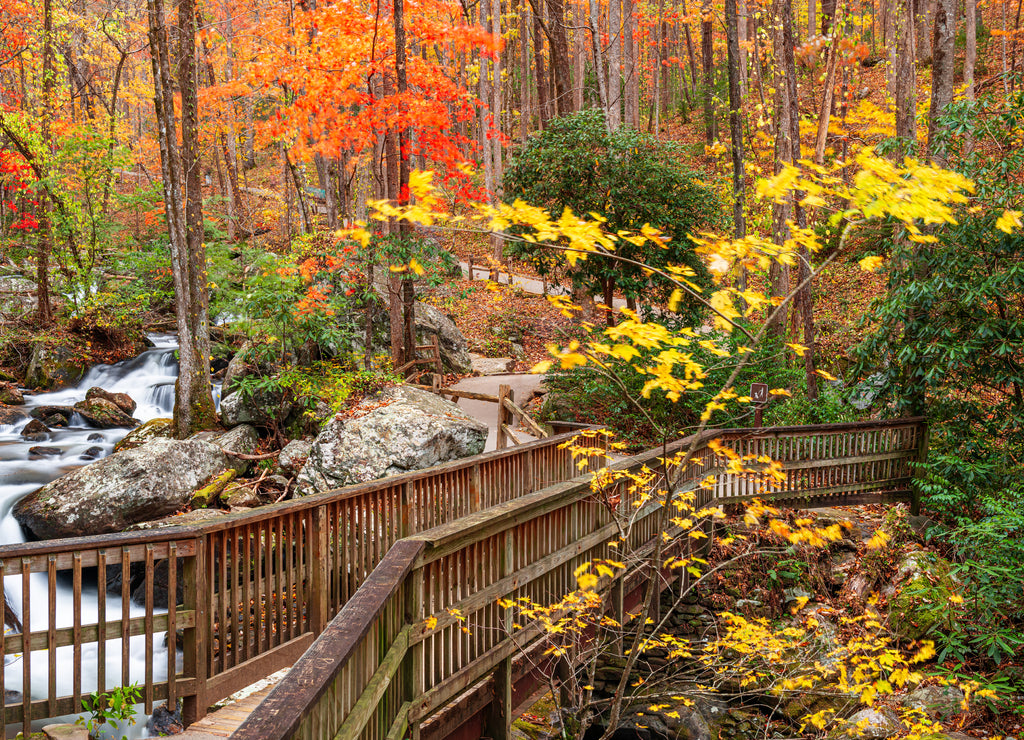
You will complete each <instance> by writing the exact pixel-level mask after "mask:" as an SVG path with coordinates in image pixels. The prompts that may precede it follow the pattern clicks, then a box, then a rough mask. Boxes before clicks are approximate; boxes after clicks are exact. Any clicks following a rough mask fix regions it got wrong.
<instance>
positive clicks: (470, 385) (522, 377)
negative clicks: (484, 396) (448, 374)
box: [449, 373, 544, 451]
mask: <svg viewBox="0 0 1024 740" xmlns="http://www.w3.org/2000/svg"><path fill="white" fill-rule="evenodd" d="M543 380H544V376H542V375H531V374H529V373H513V374H509V375H483V376H481V377H478V378H465V379H463V380H460V381H459V382H458V383H455V384H453V385H451V386H449V387H450V388H453V389H455V390H459V391H472V392H474V393H488V394H490V395H493V396H496V395H498V386H499V385H502V384H505V385H509V386H511V388H512V393H513V396H514V400H515V402H516V403H518V404H519V405H522V404H523V403H525V402H526V400H527V399H529V398H530V394H531V393H533V391H534V390H536V389H537V388H539V387H540V384H541V382H542V381H543ZM457 403H458V404H459V406H460V407H461V408H462V409H463V410H464V411H465V412H466V413H467V414H469V415H470V416H472V417H473V418H474V419H478V420H479V421H482V422H483V423H484V424H486V425H487V427H488V430H489V431H488V432H487V446H486V447H485V448H484V451H489V450H493V449H494V448H495V443H496V441H497V436H498V432H497V429H498V404H496V403H491V402H490V401H473V400H470V399H468V398H460V399H458V400H457ZM516 437H518V438H519V440H520V441H522V442H529V441H531V440H533V439H535V437H531V436H530V435H529V434H527V433H526V432H516Z"/></svg>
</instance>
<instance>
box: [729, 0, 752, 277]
mask: <svg viewBox="0 0 1024 740" xmlns="http://www.w3.org/2000/svg"><path fill="white" fill-rule="evenodd" d="M725 33H726V48H727V51H728V55H729V134H730V137H731V139H732V190H733V208H732V214H733V223H734V224H735V229H736V238H737V239H742V238H744V237H745V236H746V235H747V222H746V219H745V218H744V215H743V203H744V200H745V196H746V186H745V179H744V173H743V111H742V106H743V98H742V93H741V91H740V39H739V11H738V9H737V7H736V0H725ZM741 282H743V283H745V282H746V280H745V279H743V280H741ZM744 287H745V286H744Z"/></svg>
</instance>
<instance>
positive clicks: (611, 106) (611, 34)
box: [608, 0, 622, 131]
mask: <svg viewBox="0 0 1024 740" xmlns="http://www.w3.org/2000/svg"><path fill="white" fill-rule="evenodd" d="M621 125H622V0H608V129H609V130H610V131H616V130H618V128H619V127H620V126H621Z"/></svg>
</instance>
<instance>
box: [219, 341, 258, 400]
mask: <svg viewBox="0 0 1024 740" xmlns="http://www.w3.org/2000/svg"><path fill="white" fill-rule="evenodd" d="M255 347H256V345H255V344H254V343H253V342H251V341H246V342H245V344H243V345H242V347H241V348H240V349H239V350H238V351H237V352H235V356H234V357H232V358H231V361H230V362H229V363H228V367H227V370H225V371H224V382H223V383H222V384H221V387H220V395H221V398H222V399H224V398H227V397H228V396H230V395H231V394H233V393H235V392H237V391H238V386H239V384H240V383H241V380H242V378H245V377H248V376H250V375H257V374H259V373H265V372H269V371H270V370H271V368H269V367H264V366H261V364H260V363H259V362H257V359H256V352H255Z"/></svg>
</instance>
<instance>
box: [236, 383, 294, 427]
mask: <svg viewBox="0 0 1024 740" xmlns="http://www.w3.org/2000/svg"><path fill="white" fill-rule="evenodd" d="M291 412H292V404H291V402H290V401H285V400H284V398H283V396H282V395H281V394H280V393H275V392H273V391H270V390H267V391H256V392H254V393H252V394H248V393H242V392H240V391H236V392H235V393H232V394H231V395H230V396H228V397H227V398H222V399H221V402H220V420H221V423H222V424H223V425H224V426H225V427H227V428H229V429H230V428H231V427H236V426H238V425H239V424H253V425H255V426H258V427H267V426H271V425H272V424H274V423H275V422H280V421H284V420H285V419H286V418H288V415H289V414H290V413H291Z"/></svg>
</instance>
